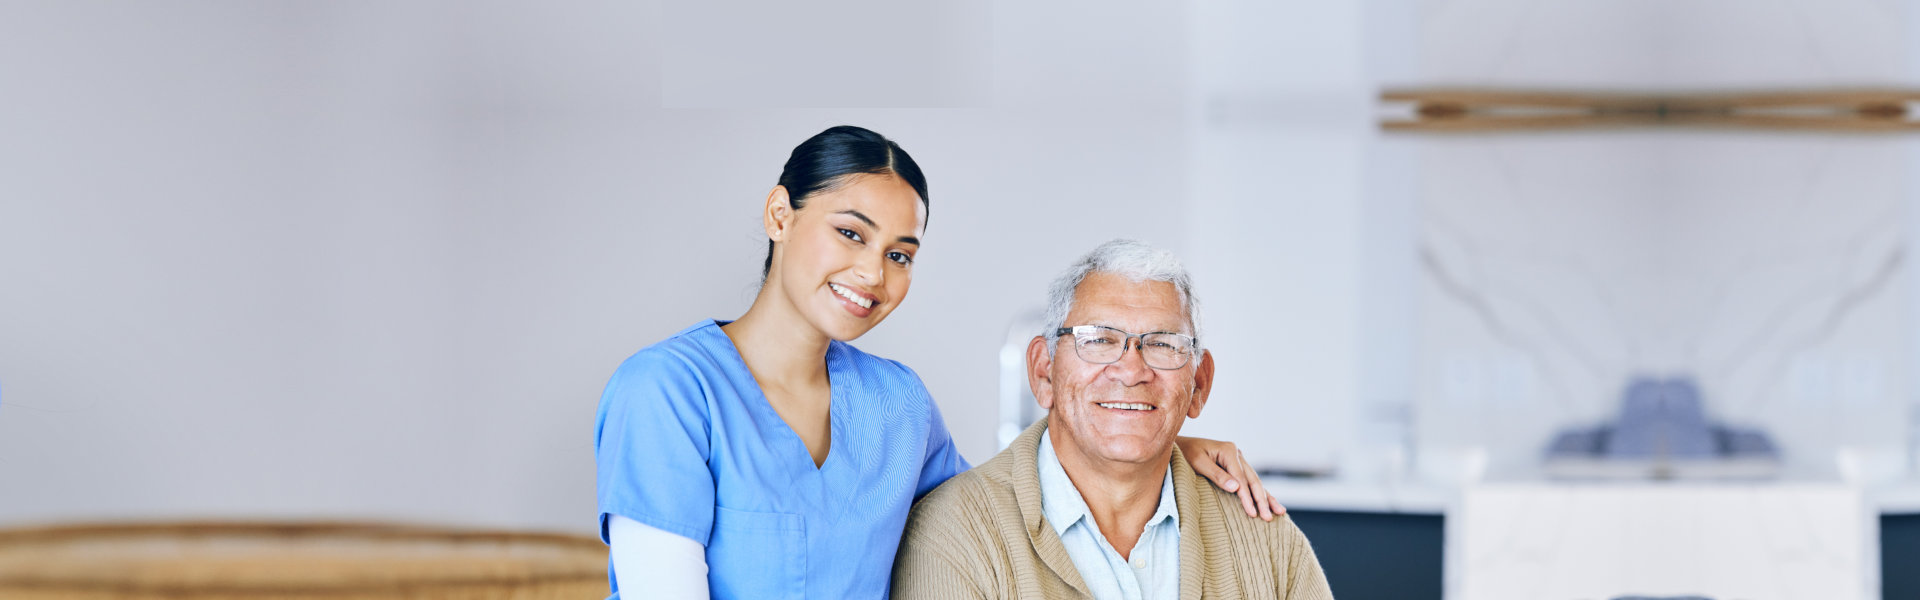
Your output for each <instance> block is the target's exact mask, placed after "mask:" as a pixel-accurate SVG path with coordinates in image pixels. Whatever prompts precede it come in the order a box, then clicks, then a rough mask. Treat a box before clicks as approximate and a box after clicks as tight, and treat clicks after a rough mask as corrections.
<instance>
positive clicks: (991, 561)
mask: <svg viewBox="0 0 1920 600" xmlns="http://www.w3.org/2000/svg"><path fill="white" fill-rule="evenodd" d="M1049 292H1050V293H1049V295H1050V297H1049V298H1048V311H1047V323H1048V324H1047V327H1046V330H1045V331H1044V332H1043V335H1041V336H1037V337H1035V338H1034V339H1033V341H1032V342H1031V343H1029V344H1028V345H1027V382H1028V385H1030V386H1032V388H1033V396H1034V398H1035V399H1036V400H1037V401H1039V403H1040V406H1041V407H1042V408H1045V409H1047V410H1048V413H1047V418H1046V419H1045V420H1042V421H1041V422H1039V423H1035V424H1034V425H1033V426H1032V427H1029V428H1028V429H1027V431H1026V433H1024V434H1021V435H1020V437H1019V438H1018V439H1016V440H1015V441H1014V442H1013V445H1011V446H1009V447H1008V448H1007V449H1006V450H1005V451H1002V452H1001V453H1000V454H999V455H998V456H995V457H993V459H992V460H990V461H987V463H986V464H982V465H980V466H978V467H975V468H974V469H973V470H971V471H968V472H966V473H962V474H960V475H959V476H956V477H954V478H953V479H951V480H948V481H947V483H946V484H944V485H941V486H940V487H939V488H938V489H936V490H934V491H933V492H932V493H930V494H928V495H927V497H926V498H924V499H922V500H921V501H920V503H919V504H918V505H915V506H914V508H913V513H912V515H911V516H910V517H909V518H908V520H907V530H906V535H904V536H903V537H902V538H901V542H900V552H899V555H898V557H897V558H896V559H895V561H894V568H893V569H894V570H893V595H894V597H896V598H902V599H907V600H914V599H918V598H1096V599H1102V600H1104V599H1109V598H1112V599H1121V598H1127V599H1156V598H1164V599H1173V598H1181V599H1191V598H1295V599H1330V598H1332V597H1333V594H1332V592H1331V591H1329V590H1328V588H1327V580H1326V576H1325V574H1324V573H1322V572H1321V570H1320V563H1319V562H1318V561H1317V560H1315V558H1314V556H1313V548H1312V547H1311V546H1309V545H1308V544H1307V538H1306V536H1305V535H1302V534H1301V533H1300V529H1299V528H1297V527H1295V526H1294V524H1293V522H1292V521H1291V520H1289V519H1287V518H1285V517H1281V518H1279V519H1275V520H1273V521H1260V520H1257V519H1248V518H1245V517H1244V516H1240V515H1241V505H1240V503H1239V501H1238V499H1237V498H1236V497H1235V496H1234V495H1233V494H1231V493H1228V492H1225V491H1221V490H1218V489H1215V488H1213V487H1212V486H1209V485H1204V484H1202V482H1201V481H1200V480H1197V479H1195V475H1194V473H1193V469H1192V468H1191V467H1189V466H1187V462H1186V460H1185V459H1183V458H1181V455H1180V450H1179V449H1178V448H1176V447H1175V446H1174V436H1175V435H1178V434H1179V433H1180V426H1181V425H1182V424H1183V423H1184V422H1185V421H1186V420H1187V419H1188V418H1191V417H1198V416H1200V409H1202V408H1204V407H1205V406H1206V404H1207V393H1208V392H1209V391H1211V388H1212V383H1213V356H1212V355H1211V354H1209V353H1208V352H1206V351H1205V350H1202V349H1201V347H1200V343H1199V340H1198V338H1197V336H1198V334H1199V331H1198V329H1199V328H1198V327H1197V325H1196V323H1197V321H1196V316H1197V315H1196V314H1195V312H1196V311H1195V305H1194V298H1193V290H1192V285H1191V283H1190V281H1189V277H1188V276H1187V273H1186V270H1185V269H1184V268H1183V267H1181V265H1180V263H1179V261H1178V260H1176V259H1174V257H1173V255H1172V254H1169V253H1167V252H1165V251H1162V250H1158V249H1155V248H1152V247H1150V246H1147V245H1145V244H1141V243H1138V242H1132V241H1127V240H1116V241H1112V242H1108V243H1106V244H1103V245H1101V246H1100V247H1099V248H1096V249H1094V250H1093V252H1091V253H1089V254H1087V256H1085V257H1083V258H1082V259H1081V260H1080V261H1079V262H1078V263H1075V264H1074V265H1073V267H1072V268H1070V269H1068V270H1067V272H1066V273H1064V274H1062V275H1061V276H1060V278H1059V279H1057V280H1055V281H1054V283H1053V286H1052V288H1051V289H1050V291H1049Z"/></svg>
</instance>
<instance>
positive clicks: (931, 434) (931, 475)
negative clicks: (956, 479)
mask: <svg viewBox="0 0 1920 600" xmlns="http://www.w3.org/2000/svg"><path fill="white" fill-rule="evenodd" d="M901 368H903V369H904V368H906V367H905V366H904V365H903V366H902V367H901ZM907 373H908V374H909V375H910V376H912V377H913V378H914V383H916V384H918V383H920V378H919V376H918V375H914V374H913V371H912V369H908V370H907ZM921 389H926V387H925V384H921ZM926 402H927V421H928V423H927V444H926V448H927V453H926V456H925V458H924V460H923V462H922V463H921V465H920V481H919V482H918V483H917V484H916V485H915V486H914V488H913V499H914V500H915V501H918V500H919V499H920V497H921V496H925V495H927V492H931V491H933V488H936V487H940V484H942V483H946V481H947V480H948V479H951V478H953V476H954V475H959V474H960V473H962V472H965V471H966V470H967V469H969V468H972V465H969V464H967V459H965V458H962V457H961V456H960V450H959V449H958V448H955V447H954V445H953V434H951V433H949V432H948V431H947V421H946V419H945V418H942V417H941V416H940V405H939V404H936V403H934V401H933V398H932V397H931V396H929V397H927V399H926Z"/></svg>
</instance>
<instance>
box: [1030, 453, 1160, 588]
mask: <svg viewBox="0 0 1920 600" xmlns="http://www.w3.org/2000/svg"><path fill="white" fill-rule="evenodd" d="M1048 437H1049V438H1051V441H1052V443H1053V453H1054V456H1056V457H1058V458H1059V459H1060V468H1061V469H1062V470H1065V471H1066V472H1067V479H1070V480H1072V481H1073V487H1074V489H1076V490H1079V491H1080V498H1081V499H1082V500H1085V501H1086V503H1087V512H1089V513H1092V514H1093V521H1094V524H1095V525H1098V526H1099V527H1100V534H1101V535H1103V536H1106V538H1107V544H1109V545H1111V546H1113V549H1114V550H1115V551H1118V552H1119V553H1120V557H1121V558H1131V555H1132V553H1133V546H1134V544H1135V543H1137V542H1139V541H1140V534H1141V533H1143V532H1144V531H1145V530H1146V527H1147V520H1148V519H1152V518H1153V513H1154V512H1155V511H1157V510H1159V508H1160V486H1161V484H1163V483H1165V481H1166V477H1167V469H1168V466H1167V465H1168V463H1169V462H1170V461H1172V460H1173V446H1172V445H1171V444H1169V445H1168V446H1167V451H1166V452H1165V453H1163V456H1161V457H1160V458H1159V459H1157V460H1151V461H1147V462H1144V463H1115V462H1112V461H1104V460H1098V459H1092V458H1090V457H1088V456H1086V455H1084V454H1081V453H1080V451H1079V449H1078V448H1075V447H1073V444H1071V443H1069V442H1067V441H1066V440H1063V439H1061V437H1059V436H1048Z"/></svg>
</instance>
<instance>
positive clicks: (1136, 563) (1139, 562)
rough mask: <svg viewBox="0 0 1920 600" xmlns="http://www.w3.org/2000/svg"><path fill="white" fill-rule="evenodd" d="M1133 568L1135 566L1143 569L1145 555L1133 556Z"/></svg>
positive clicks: (1145, 563)
mask: <svg viewBox="0 0 1920 600" xmlns="http://www.w3.org/2000/svg"><path fill="white" fill-rule="evenodd" d="M1133 568H1135V569H1145V568H1147V559H1146V557H1135V558H1134V559H1133Z"/></svg>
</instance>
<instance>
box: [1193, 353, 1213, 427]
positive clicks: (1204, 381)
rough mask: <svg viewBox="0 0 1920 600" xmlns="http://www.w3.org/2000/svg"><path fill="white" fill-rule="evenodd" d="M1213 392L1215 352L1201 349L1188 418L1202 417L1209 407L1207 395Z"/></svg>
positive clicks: (1194, 372) (1194, 376)
mask: <svg viewBox="0 0 1920 600" xmlns="http://www.w3.org/2000/svg"><path fill="white" fill-rule="evenodd" d="M1212 393H1213V352H1212V351H1208V350H1201V351H1200V365H1199V366H1197V367H1194V369H1193V404H1191V405H1189V406H1187V418H1189V419H1197V418H1200V409H1203V408H1206V407H1207V395H1208V394H1212Z"/></svg>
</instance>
